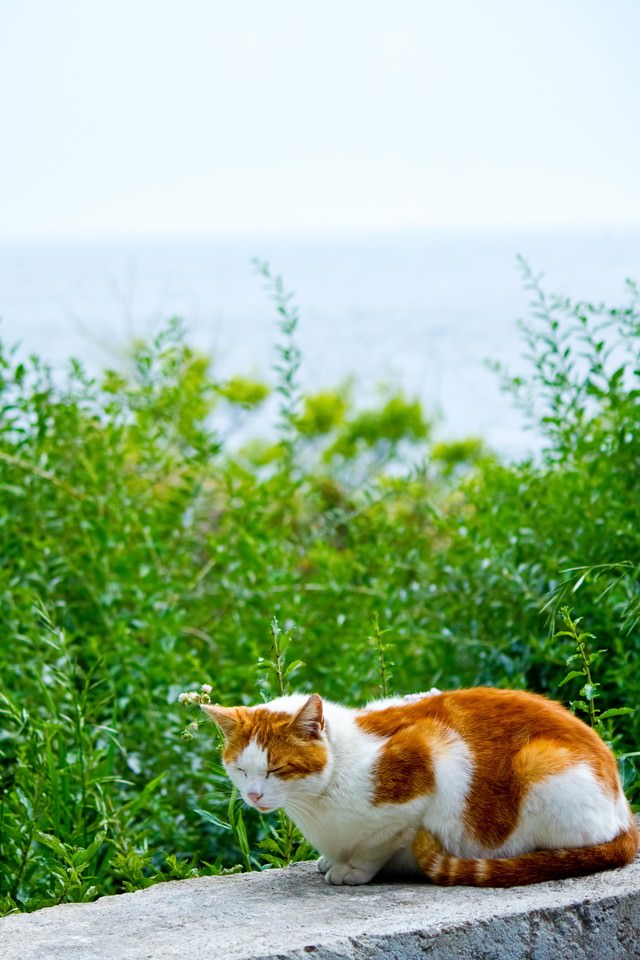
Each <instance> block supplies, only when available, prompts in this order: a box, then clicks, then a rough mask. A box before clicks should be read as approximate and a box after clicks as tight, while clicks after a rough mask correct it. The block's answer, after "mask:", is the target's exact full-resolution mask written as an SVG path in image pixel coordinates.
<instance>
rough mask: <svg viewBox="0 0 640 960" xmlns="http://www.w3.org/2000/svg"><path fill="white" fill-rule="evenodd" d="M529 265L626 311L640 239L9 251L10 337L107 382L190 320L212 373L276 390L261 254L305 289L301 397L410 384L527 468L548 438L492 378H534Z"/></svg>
mask: <svg viewBox="0 0 640 960" xmlns="http://www.w3.org/2000/svg"><path fill="white" fill-rule="evenodd" d="M518 257H523V258H524V259H525V260H526V261H527V263H528V264H529V266H530V268H531V270H533V272H534V273H536V274H542V275H543V279H542V283H543V286H544V288H545V289H546V290H547V291H548V292H550V293H558V294H564V295H567V296H570V297H571V298H574V299H580V300H588V301H605V302H607V303H608V304H611V305H620V304H623V303H625V302H626V290H625V280H626V279H627V278H631V279H640V228H638V229H637V230H630V229H621V228H614V227H609V228H604V227H601V228H589V229H586V228H583V229H580V230H578V229H573V230H559V229H558V230H553V231H551V230H532V229H524V228H523V229H521V230H515V229H514V230H509V231H505V230H503V231H482V230H475V231H466V232H465V231H407V232H397V233H367V234H342V235H339V236H328V235H321V236H285V235H274V236H270V235H266V234H263V235H259V236H253V237H238V236H229V237H212V238H202V237H199V238H185V237H166V238H149V237H146V238H145V237H128V238H127V237H123V238H120V239H110V240H108V241H106V240H87V241H79V240H73V241H70V240H65V241H57V242H54V241H46V242H45V241H42V242H35V241H24V240H22V241H20V242H15V243H8V242H2V243H0V337H2V339H3V340H5V342H8V343H10V344H14V343H18V344H19V350H20V351H21V352H22V353H24V354H29V353H37V354H39V355H40V356H42V357H43V358H44V359H46V360H47V361H48V362H49V363H51V364H52V365H53V366H54V368H55V369H60V370H62V369H63V368H64V366H65V364H66V363H67V362H68V359H69V357H71V356H75V357H78V358H80V359H81V360H82V361H83V363H84V364H85V366H87V368H88V369H89V370H90V371H91V372H92V373H96V374H98V373H99V372H100V370H101V369H102V368H104V367H118V366H124V365H126V361H127V356H128V349H129V347H130V345H131V342H132V341H133V339H134V338H144V337H150V336H153V335H154V333H156V332H157V331H158V330H159V329H160V327H161V326H162V324H163V322H164V321H165V320H166V319H167V318H169V317H173V316H179V317H181V318H182V319H183V321H184V324H185V326H186V328H187V331H188V338H189V340H190V342H192V343H193V344H194V345H195V346H197V347H198V348H199V349H202V350H204V351H206V352H207V353H208V354H209V355H210V356H211V358H212V370H213V373H214V375H215V376H216V377H218V378H220V379H221V380H224V379H227V378H229V377H231V376H234V375H242V376H251V377H257V378H260V379H263V380H266V381H267V382H270V383H273V382H274V379H275V374H274V370H273V367H274V364H275V363H276V361H277V356H276V351H275V346H276V344H277V342H278V339H279V336H280V334H279V330H278V316H277V313H276V311H275V308H274V305H273V303H272V301H271V298H270V296H269V294H268V291H266V290H265V287H264V281H263V280H262V279H261V278H260V276H259V275H258V274H257V273H256V270H255V266H254V265H253V261H254V258H257V259H259V260H260V261H266V262H268V263H269V266H270V269H271V270H272V272H273V273H274V274H280V275H281V276H282V277H283V282H284V284H285V287H286V288H287V289H288V290H290V291H291V292H292V293H293V295H294V296H293V301H292V302H293V303H295V304H296V306H297V308H298V310H299V316H300V320H299V326H298V331H297V338H298V342H299V345H300V348H301V351H302V365H301V368H300V380H301V385H302V388H303V389H304V390H305V391H307V392H314V391H319V390H323V389H330V388H333V387H336V386H338V385H341V384H343V383H346V382H350V383H351V385H352V386H351V389H352V393H353V397H354V402H355V403H356V404H357V405H360V406H367V405H369V404H372V403H376V402H379V401H380V398H381V397H384V396H387V395H388V394H389V392H390V391H394V390H398V389H401V390H403V391H404V392H405V394H406V395H407V396H408V397H416V398H418V399H420V400H421V402H422V403H423V405H424V409H425V412H426V414H427V416H428V417H429V418H430V419H432V420H433V421H434V423H435V434H436V436H437V437H439V438H442V439H453V438H462V437H466V436H479V437H482V438H483V439H484V440H485V441H486V443H487V444H488V445H489V446H490V447H492V448H493V449H495V450H496V451H498V452H499V453H501V454H503V455H505V456H507V457H510V458H520V457H524V456H527V455H529V454H530V453H535V452H536V450H537V449H538V448H539V444H540V438H539V437H538V436H537V435H536V433H535V431H531V430H530V429H528V428H527V424H526V423H525V422H524V419H523V416H522V414H521V413H520V412H519V411H518V410H517V409H516V408H515V407H514V405H513V402H512V400H511V398H510V397H509V396H507V395H506V394H505V393H504V392H503V391H502V389H501V384H500V378H499V377H498V376H497V374H496V373H495V371H494V370H493V369H492V364H493V363H495V362H496V361H497V362H499V363H500V364H502V365H503V366H504V367H506V368H507V369H508V370H510V371H512V372H513V373H517V374H525V375H526V371H527V369H528V367H527V360H526V358H525V353H526V350H525V345H524V342H523V339H522V334H521V332H520V330H519V327H518V323H517V321H518V319H524V320H527V319H528V318H529V317H530V315H531V310H530V302H529V301H530V297H531V295H530V293H528V292H527V290H526V289H525V286H524V284H523V278H522V270H521V267H520V266H519V262H518ZM273 420H274V411H273V407H272V408H271V409H269V408H267V410H266V411H265V412H264V413H263V414H262V415H261V416H259V417H258V418H257V420H255V421H253V422H252V423H251V424H249V425H246V426H245V427H244V428H243V429H244V430H245V431H246V430H249V431H253V432H257V433H260V434H263V433H268V432H269V430H270V423H272V422H273Z"/></svg>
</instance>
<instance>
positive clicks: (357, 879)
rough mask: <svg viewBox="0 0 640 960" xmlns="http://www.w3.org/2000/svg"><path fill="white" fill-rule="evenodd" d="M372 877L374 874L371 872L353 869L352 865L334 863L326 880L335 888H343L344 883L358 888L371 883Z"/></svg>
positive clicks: (327, 873)
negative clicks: (362, 884) (360, 885)
mask: <svg viewBox="0 0 640 960" xmlns="http://www.w3.org/2000/svg"><path fill="white" fill-rule="evenodd" d="M372 876H373V873H372V872H371V871H370V870H362V869H361V868H360V867H353V866H352V865H351V864H350V863H334V865H333V866H332V867H331V868H330V869H329V870H327V872H326V873H325V875H324V879H325V880H326V882H327V883H331V884H333V885H334V886H341V885H342V884H343V883H344V884H347V885H348V886H350V887H357V886H358V885H359V884H361V883H369V880H371V878H372Z"/></svg>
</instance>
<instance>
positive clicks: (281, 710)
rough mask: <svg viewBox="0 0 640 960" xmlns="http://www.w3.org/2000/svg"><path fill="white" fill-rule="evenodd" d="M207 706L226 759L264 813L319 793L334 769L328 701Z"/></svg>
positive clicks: (298, 698) (239, 784)
mask: <svg viewBox="0 0 640 960" xmlns="http://www.w3.org/2000/svg"><path fill="white" fill-rule="evenodd" d="M202 709H203V710H204V711H205V713H207V714H208V715H209V716H210V717H211V718H212V719H213V720H215V722H216V723H217V724H218V726H219V727H220V729H221V730H222V732H223V734H224V738H225V747H224V751H223V754H222V760H223V763H224V766H225V769H226V771H227V773H228V775H229V778H230V779H231V781H232V782H233V783H234V785H235V786H236V787H237V788H238V790H239V792H240V794H241V795H242V798H243V799H244V800H245V801H246V802H247V803H248V804H249V805H250V806H253V807H256V808H257V809H258V810H260V811H262V812H263V813H268V812H270V811H271V810H276V809H277V808H278V807H287V806H291V805H293V806H295V805H296V801H297V802H298V803H304V801H305V799H306V798H309V797H311V796H313V795H314V794H318V793H319V792H320V791H321V790H322V788H323V786H324V785H325V783H326V781H327V777H328V773H329V769H328V768H329V751H328V743H327V738H326V734H325V730H324V716H323V708H322V700H321V698H320V697H319V696H318V694H317V693H314V694H312V695H311V696H310V697H306V698H305V697H303V696H299V695H294V696H291V697H282V698H280V699H279V700H273V701H271V703H265V704H261V705H260V706H256V707H221V706H219V705H218V704H206V705H205V704H203V706H202Z"/></svg>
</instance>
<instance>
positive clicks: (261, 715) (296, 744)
mask: <svg viewBox="0 0 640 960" xmlns="http://www.w3.org/2000/svg"><path fill="white" fill-rule="evenodd" d="M235 712H236V717H237V722H236V724H235V727H234V728H232V729H229V730H228V731H227V733H226V737H227V742H226V746H225V749H224V752H223V758H224V760H225V762H227V763H231V762H233V761H235V760H237V758H238V757H239V755H240V754H241V753H242V751H243V750H244V748H245V747H246V746H248V744H249V743H250V742H251V741H252V740H255V741H256V743H258V744H259V745H260V746H261V747H263V749H264V750H265V751H266V754H267V762H268V765H269V768H270V769H271V770H273V772H274V773H275V774H276V775H277V776H278V777H281V778H282V779H283V780H289V779H294V778H296V777H306V776H308V775H309V774H310V773H318V772H319V771H320V770H322V769H323V767H324V765H325V764H326V762H327V751H326V748H325V746H324V744H323V743H322V742H321V741H320V740H317V739H314V738H310V737H308V736H305V735H304V733H303V732H302V731H301V730H300V729H299V728H298V727H296V726H295V725H294V724H293V722H292V721H293V718H292V716H291V714H290V713H285V712H278V711H274V710H265V709H260V708H257V709H252V710H249V709H247V708H245V707H236V708H235Z"/></svg>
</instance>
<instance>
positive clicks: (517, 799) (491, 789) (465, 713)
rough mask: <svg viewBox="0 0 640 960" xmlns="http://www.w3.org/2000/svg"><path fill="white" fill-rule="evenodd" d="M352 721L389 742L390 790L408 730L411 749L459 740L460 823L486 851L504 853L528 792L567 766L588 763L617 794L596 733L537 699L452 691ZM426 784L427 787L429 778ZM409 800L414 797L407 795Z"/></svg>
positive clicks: (610, 762) (609, 758)
mask: <svg viewBox="0 0 640 960" xmlns="http://www.w3.org/2000/svg"><path fill="white" fill-rule="evenodd" d="M356 722H357V723H358V725H359V726H360V727H361V729H362V730H364V731H366V732H367V733H371V734H374V735H376V736H378V737H381V738H383V739H386V740H387V746H386V747H385V748H384V750H383V754H382V756H381V762H382V758H383V757H385V755H386V756H387V758H388V759H387V761H386V763H385V766H384V769H383V773H384V777H385V779H386V781H387V782H388V783H390V784H392V783H393V782H394V781H395V780H397V779H398V775H396V774H395V773H394V772H393V770H392V766H393V764H392V759H393V758H394V757H397V760H396V762H397V764H398V765H399V767H401V766H402V761H401V756H402V752H401V750H399V749H398V750H397V751H396V750H395V748H394V746H393V744H394V743H396V742H397V743H400V741H401V740H403V739H404V738H405V737H406V736H407V731H412V733H411V740H412V743H414V744H417V743H422V744H424V743H425V742H426V743H429V742H432V737H433V730H434V729H439V730H440V731H443V732H446V731H453V732H454V733H456V734H458V735H459V736H460V737H461V738H462V740H464V742H465V743H466V744H467V746H468V747H469V749H470V751H471V755H472V759H473V764H474V772H473V777H472V780H471V784H470V788H469V793H468V797H467V806H466V816H465V822H466V825H467V828H468V829H469V831H470V833H471V834H472V836H474V837H475V838H476V839H477V840H478V842H480V843H482V844H483V845H484V846H489V847H499V846H501V845H502V844H503V843H504V842H505V841H506V840H507V839H508V837H509V835H510V834H511V833H512V831H513V830H514V829H515V827H516V825H517V823H518V819H519V816H520V809H521V806H522V801H523V799H524V797H525V795H526V793H527V791H528V789H529V788H530V787H531V785H532V784H533V783H536V782H538V781H539V780H540V779H544V777H545V776H548V775H550V774H551V773H554V772H559V771H560V770H563V769H565V767H566V766H567V765H568V764H569V763H571V762H573V763H575V762H579V761H583V762H585V763H588V764H589V766H590V767H591V768H592V770H593V771H594V774H595V775H596V776H597V777H598V779H599V780H600V781H601V783H602V784H603V785H604V786H605V787H606V788H607V789H609V790H611V791H612V792H614V793H615V792H617V791H618V778H617V771H616V764H615V760H614V758H613V755H612V754H611V752H610V750H609V749H608V748H607V747H606V746H605V744H604V743H603V742H602V740H601V739H600V738H599V737H598V736H597V734H595V733H594V732H593V730H592V729H591V728H590V727H588V726H587V725H586V724H585V723H583V722H582V721H581V720H579V719H578V718H577V717H575V716H573V714H571V713H569V711H568V710H566V709H565V708H564V707H562V706H561V705H560V704H558V703H555V702H553V701H552V700H547V699H546V697H540V696H537V695H536V694H530V693H524V692H522V691H519V690H496V689H494V688H490V687H477V688H475V689H470V690H455V691H451V692H449V693H442V694H437V695H435V696H430V697H426V698H425V699H423V700H418V701H415V702H412V703H407V704H402V705H399V706H393V707H387V708H385V709H382V710H375V709H374V710H369V711H366V710H365V711H363V712H362V713H360V714H359V715H358V717H357V720H356ZM428 731H429V732H428ZM422 749H423V750H426V749H427V748H425V747H423V748H422ZM414 755H415V748H414ZM424 782H425V784H428V783H431V781H430V780H429V778H428V776H426V777H425V780H424ZM416 783H417V781H416ZM391 789H393V787H392V788H391ZM425 789H426V790H428V789H430V787H429V786H426V787H425ZM407 793H411V795H414V794H413V791H412V790H411V789H410V788H408V790H407Z"/></svg>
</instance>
